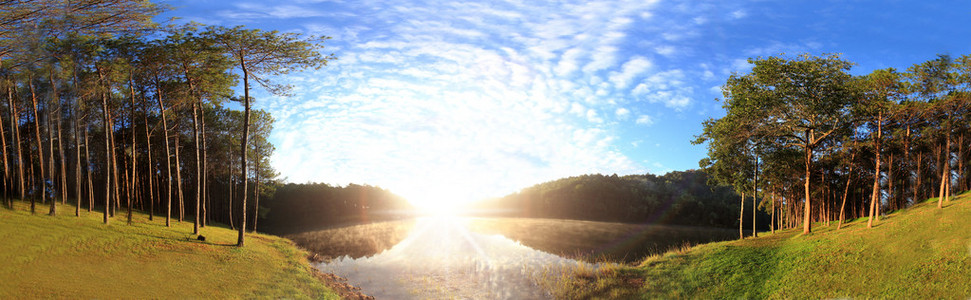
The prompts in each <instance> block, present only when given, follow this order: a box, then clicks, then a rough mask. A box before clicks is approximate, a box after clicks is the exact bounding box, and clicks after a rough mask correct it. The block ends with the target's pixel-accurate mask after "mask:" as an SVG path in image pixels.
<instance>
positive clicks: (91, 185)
mask: <svg viewBox="0 0 971 300" xmlns="http://www.w3.org/2000/svg"><path fill="white" fill-rule="evenodd" d="M89 131H90V130H88V126H87V125H85V127H84V163H85V168H84V170H85V173H86V175H85V177H87V179H88V212H89V213H90V212H91V210H92V209H94V180H93V179H92V178H91V147H89V146H88V145H90V144H89V143H88V132H89ZM105 217H107V214H106V215H105Z"/></svg>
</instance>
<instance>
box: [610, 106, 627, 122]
mask: <svg viewBox="0 0 971 300" xmlns="http://www.w3.org/2000/svg"><path fill="white" fill-rule="evenodd" d="M614 115H616V116H617V119H620V120H627V118H629V117H630V110H629V109H626V108H623V107H621V108H618V109H617V110H616V111H614Z"/></svg>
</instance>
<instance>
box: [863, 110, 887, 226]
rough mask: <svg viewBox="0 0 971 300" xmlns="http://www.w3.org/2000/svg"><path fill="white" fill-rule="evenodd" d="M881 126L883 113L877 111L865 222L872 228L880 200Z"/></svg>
mask: <svg viewBox="0 0 971 300" xmlns="http://www.w3.org/2000/svg"><path fill="white" fill-rule="evenodd" d="M882 126H883V114H882V112H881V113H877V136H876V138H875V139H874V141H873V144H874V146H875V147H874V148H875V150H874V152H875V153H876V155H874V156H875V157H876V158H875V162H874V165H875V166H876V167H875V170H874V173H873V191H872V192H871V193H870V217H869V219H868V220H867V222H866V228H873V218H874V216H873V213H874V212H875V211H876V209H877V202H879V201H880V157H881V156H883V154H881V153H880V152H882V151H881V149H880V146H881V145H880V143H881V142H882V138H883V130H882V128H883V127H882Z"/></svg>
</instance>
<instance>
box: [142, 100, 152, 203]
mask: <svg viewBox="0 0 971 300" xmlns="http://www.w3.org/2000/svg"><path fill="white" fill-rule="evenodd" d="M142 121H143V122H144V123H145V148H146V149H147V151H146V154H147V155H148V157H147V159H148V168H146V170H147V173H146V174H148V220H149V221H153V220H154V219H155V191H154V189H153V186H152V185H153V182H154V180H152V179H154V178H155V164H154V162H153V161H152V134H151V133H150V132H149V130H148V100H147V99H145V97H142Z"/></svg>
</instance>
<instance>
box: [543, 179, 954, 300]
mask: <svg viewBox="0 0 971 300" xmlns="http://www.w3.org/2000/svg"><path fill="white" fill-rule="evenodd" d="M952 199H953V200H952V201H951V202H950V203H949V204H946V206H945V208H944V209H938V208H937V200H936V199H930V200H928V201H927V202H924V203H921V204H918V205H916V206H914V207H912V208H910V209H907V210H903V211H899V212H895V213H892V214H889V215H887V216H884V217H883V218H882V219H881V221H880V222H879V223H877V225H876V226H875V227H874V228H872V229H867V228H866V219H865V218H864V219H860V220H855V221H852V222H850V223H848V224H845V225H844V227H843V229H840V230H839V231H837V230H835V229H836V224H835V223H833V224H832V225H830V226H828V227H827V226H824V225H825V224H815V226H816V227H814V229H813V233H812V234H810V235H803V234H802V230H801V229H793V230H786V231H781V232H777V233H776V234H765V235H763V236H762V237H759V238H749V239H745V240H741V241H728V242H719V243H711V244H705V245H700V246H697V247H693V248H691V249H685V250H682V251H676V252H670V253H667V254H665V255H662V256H655V257H650V258H647V259H645V260H644V261H643V262H642V263H641V264H640V265H639V266H637V267H633V266H614V267H609V268H606V269H604V270H602V271H599V272H592V271H589V270H588V271H585V272H577V273H576V274H573V276H570V277H568V279H567V280H566V281H565V282H558V283H555V284H551V286H552V289H554V292H555V293H556V294H558V295H559V296H562V297H568V298H589V297H595V298H638V297H640V298H703V299H712V298H715V299H724V298H815V299H819V298H845V297H852V298H888V297H889V298H903V299H935V298H954V297H968V296H971V194H969V193H965V194H964V195H963V196H961V197H957V198H952Z"/></svg>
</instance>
